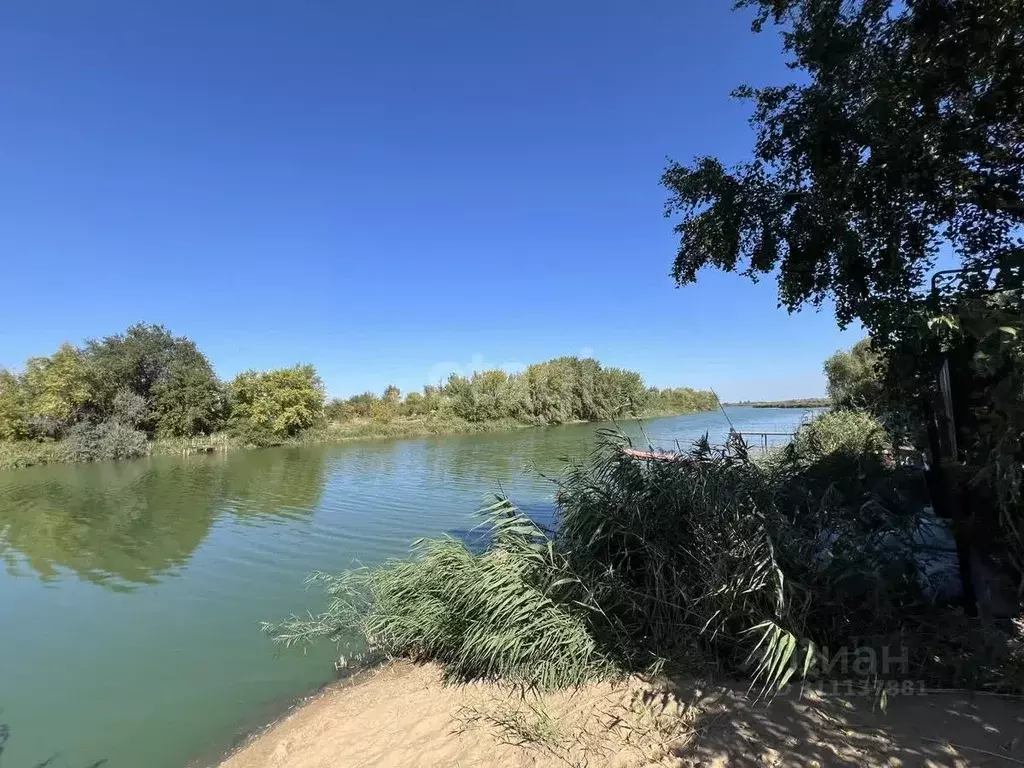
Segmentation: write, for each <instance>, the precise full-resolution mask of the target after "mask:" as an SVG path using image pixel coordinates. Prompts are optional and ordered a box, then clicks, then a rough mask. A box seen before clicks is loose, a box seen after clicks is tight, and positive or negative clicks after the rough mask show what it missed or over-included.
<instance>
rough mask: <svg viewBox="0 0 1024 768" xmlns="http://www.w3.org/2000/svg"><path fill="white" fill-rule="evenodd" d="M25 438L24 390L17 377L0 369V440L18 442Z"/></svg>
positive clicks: (26, 429) (26, 427)
mask: <svg viewBox="0 0 1024 768" xmlns="http://www.w3.org/2000/svg"><path fill="white" fill-rule="evenodd" d="M27 436H28V424H27V422H26V421H25V393H24V389H23V387H22V385H21V382H20V381H19V380H18V377H17V376H15V375H14V374H13V373H11V372H10V371H8V370H7V369H6V368H0V440H20V439H22V438H24V437H27Z"/></svg>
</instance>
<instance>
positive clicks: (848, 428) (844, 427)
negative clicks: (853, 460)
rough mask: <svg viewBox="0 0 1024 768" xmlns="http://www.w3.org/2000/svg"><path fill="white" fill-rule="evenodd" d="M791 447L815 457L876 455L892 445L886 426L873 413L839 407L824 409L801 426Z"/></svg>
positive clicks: (803, 454)
mask: <svg viewBox="0 0 1024 768" xmlns="http://www.w3.org/2000/svg"><path fill="white" fill-rule="evenodd" d="M794 447H795V449H796V450H797V452H798V453H799V454H801V456H802V457H804V458H809V459H818V458H821V457H824V456H830V455H832V454H835V453H844V454H848V455H865V454H871V455H877V454H880V453H881V452H882V451H884V450H886V449H891V448H892V447H893V445H892V439H891V438H890V437H889V435H888V433H887V432H886V430H885V427H883V426H882V424H881V423H880V422H879V421H878V419H876V418H875V417H874V416H872V415H871V414H869V413H866V412H864V411H854V410H847V409H842V410H835V411H829V412H828V413H823V414H821V415H820V416H818V417H816V418H815V419H813V420H812V421H810V422H809V423H808V424H805V425H804V426H802V427H801V428H800V430H799V431H798V432H797V435H796V439H795V440H794Z"/></svg>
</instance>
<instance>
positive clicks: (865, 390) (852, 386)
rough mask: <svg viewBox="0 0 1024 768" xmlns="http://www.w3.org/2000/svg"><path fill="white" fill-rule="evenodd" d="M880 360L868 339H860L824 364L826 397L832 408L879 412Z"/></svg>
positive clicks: (880, 392) (880, 393)
mask: <svg viewBox="0 0 1024 768" xmlns="http://www.w3.org/2000/svg"><path fill="white" fill-rule="evenodd" d="M880 365H881V359H880V358H879V356H878V354H877V353H876V352H875V351H874V350H872V349H871V339H861V340H860V341H858V342H857V343H856V344H854V345H853V346H852V347H851V348H850V349H849V350H839V351H838V352H836V353H835V354H834V355H832V357H830V358H829V359H828V360H826V361H825V366H824V367H825V376H826V378H827V379H828V396H829V398H830V399H831V400H832V402H833V403H834V404H835V405H838V406H844V407H847V408H861V409H864V410H867V411H871V412H873V413H876V414H877V413H879V412H880V410H881V407H882V405H881V404H882V377H881V376H880V374H879V366H880Z"/></svg>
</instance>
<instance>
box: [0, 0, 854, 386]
mask: <svg viewBox="0 0 1024 768" xmlns="http://www.w3.org/2000/svg"><path fill="white" fill-rule="evenodd" d="M729 5H730V3H726V2H717V1H716V0H699V1H698V2H692V3H691V2H681V1H680V0H672V1H668V0H653V1H651V2H645V3H635V2H624V1H623V2H594V0H588V2H577V0H560V2H557V3H552V2H540V1H539V0H538V1H535V0H525V1H520V2H516V3H502V4H499V3H493V2H479V1H478V0H477V1H472V0H458V1H455V0H437V1H436V2H432V3H423V2H397V1H392V2H380V3H365V2H364V3H349V2H340V1H339V2H324V1H320V2H311V1H310V2H305V1H304V2H283V1H281V2H263V1H262V0H256V2H253V1H252V0H247V1H246V2H235V1H234V0H221V1H219V2H215V3H211V2H208V1H207V0H174V2H164V1H161V2H146V3H140V2H137V0H101V2H97V3H78V2H73V0H58V2H52V3H40V2H36V1H35V0H7V2H5V3H4V4H3V9H2V10H0V72H3V76H2V77H0V262H2V264H3V270H2V274H3V278H4V279H3V285H2V294H0V296H2V299H0V365H3V366H8V367H19V366H20V365H21V363H22V361H23V360H24V358H26V357H27V356H29V355H34V354H44V353H48V352H50V351H52V349H53V348H55V347H56V346H57V344H59V343H60V342H61V341H63V340H65V339H66V340H70V341H72V342H75V343H80V342H81V341H82V340H83V339H85V338H88V337H97V336H103V335H106V334H108V333H112V332H116V331H119V330H121V329H123V328H124V327H126V326H127V325H129V324H131V323H134V322H138V321H147V322H158V323H163V324H165V325H167V326H169V327H170V328H171V329H172V330H173V331H175V332H176V333H180V334H185V335H188V336H190V337H191V338H193V339H195V340H196V342H197V343H198V344H199V345H200V347H201V348H202V349H203V350H204V351H205V352H206V353H207V354H208V356H209V357H210V359H211V360H212V362H213V363H214V365H215V367H216V368H217V371H218V373H219V374H220V375H221V376H224V377H230V376H232V375H234V374H235V373H237V372H239V371H240V370H244V369H246V368H268V367H276V366H281V365H290V364H292V363H295V362H311V363H314V364H315V365H316V366H317V367H318V368H319V370H320V372H321V375H322V376H323V378H324V381H325V383H326V385H327V388H328V391H329V392H330V393H331V394H335V395H348V394H352V393H355V392H359V391H363V390H365V389H373V390H377V391H380V390H382V389H383V388H384V386H386V385H387V384H388V383H389V382H393V383H395V384H397V385H398V386H399V387H401V388H402V389H403V390H407V389H410V388H418V387H419V386H421V385H422V384H423V383H425V382H427V381H428V380H436V379H437V378H438V377H439V376H442V375H443V374H444V373H445V372H447V371H448V370H453V369H457V370H463V371H468V370H472V368H474V367H481V366H491V365H505V366H508V367H516V366H518V365H522V364H525V363H529V362H534V361H539V360H543V359H547V358H550V357H554V356H557V355H562V354H581V353H584V354H593V355H594V356H596V357H597V358H598V359H600V360H601V361H602V362H603V363H606V364H610V365H619V366H625V367H629V368H634V369H637V370H640V371H641V372H642V373H643V374H644V375H645V377H646V378H647V380H648V381H649V382H650V383H652V384H656V385H659V386H667V385H691V386H700V387H707V386H713V387H715V388H716V389H717V390H718V391H719V393H720V394H721V395H722V396H723V397H724V398H726V399H739V398H762V397H763V398H776V397H790V396H807V395H818V394H821V393H822V392H823V390H824V379H823V376H822V374H821V364H822V361H823V359H824V358H825V357H827V356H828V355H829V354H831V353H832V352H833V351H835V350H836V349H837V348H839V347H842V346H849V345H850V344H852V343H853V342H854V341H856V339H857V338H859V336H860V334H859V333H858V332H857V331H849V332H847V333H840V332H839V331H838V329H837V327H836V324H835V320H834V318H833V315H832V313H831V311H830V310H824V311H822V312H820V313H814V312H813V311H805V312H803V313H801V314H798V315H789V314H787V313H786V312H785V311H784V310H779V309H777V308H776V304H777V301H776V291H775V285H774V281H771V280H768V281H764V282H762V283H760V284H758V285H753V284H751V283H750V282H748V281H745V280H743V279H742V278H739V277H736V276H734V275H723V274H720V273H714V272H708V273H706V274H703V275H701V278H700V281H699V283H698V284H697V285H695V286H689V287H687V288H684V289H676V288H674V286H673V284H672V281H671V280H670V278H669V277H668V272H669V269H670V266H671V262H672V258H673V256H674V253H675V246H676V243H675V238H674V237H673V234H672V231H671V228H672V226H671V222H670V221H668V220H665V219H664V218H662V208H663V204H664V200H665V192H664V190H663V189H662V188H661V187H660V186H659V184H658V180H659V175H660V172H661V169H662V168H663V167H664V165H665V162H666V157H673V158H676V159H679V160H681V161H686V160H689V159H691V158H692V157H693V156H695V155H698V154H716V155H719V156H721V157H723V158H724V159H726V160H730V161H731V160H737V159H740V158H742V157H744V156H745V155H746V153H747V151H748V148H749V145H750V142H751V132H750V129H749V127H748V126H747V125H746V117H747V114H748V108H747V106H746V105H744V104H742V103H738V102H734V101H732V100H730V99H729V97H728V94H729V91H730V90H731V89H732V88H733V87H734V86H736V85H738V84H740V83H744V82H746V83H751V84H754V85H758V84H764V83H767V82H779V81H783V80H786V79H788V76H789V74H790V73H788V71H787V70H786V69H785V67H784V63H783V59H782V57H781V55H780V54H779V47H778V40H777V38H776V37H775V35H774V34H773V33H769V34H762V35H759V36H755V35H753V34H751V33H750V31H749V16H747V15H744V14H742V13H734V12H730V11H729Z"/></svg>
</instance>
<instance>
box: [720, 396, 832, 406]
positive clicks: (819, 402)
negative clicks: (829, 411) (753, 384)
mask: <svg viewBox="0 0 1024 768" xmlns="http://www.w3.org/2000/svg"><path fill="white" fill-rule="evenodd" d="M726 405H742V406H746V407H748V408H828V407H829V406H830V405H832V401H831V400H830V399H829V398H827V397H803V398H795V399H793V400H740V401H739V402H738V403H726Z"/></svg>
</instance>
